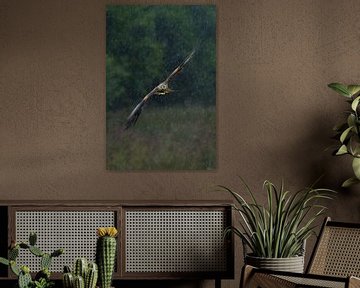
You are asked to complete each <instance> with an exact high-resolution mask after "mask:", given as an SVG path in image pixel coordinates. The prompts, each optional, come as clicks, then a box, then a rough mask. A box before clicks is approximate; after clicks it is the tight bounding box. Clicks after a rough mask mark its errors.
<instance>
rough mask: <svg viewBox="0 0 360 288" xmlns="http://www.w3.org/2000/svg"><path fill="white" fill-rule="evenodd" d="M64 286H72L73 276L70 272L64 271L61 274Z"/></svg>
mask: <svg viewBox="0 0 360 288" xmlns="http://www.w3.org/2000/svg"><path fill="white" fill-rule="evenodd" d="M62 282H63V287H64V288H74V276H73V274H72V273H71V272H66V273H64V274H63V276H62Z"/></svg>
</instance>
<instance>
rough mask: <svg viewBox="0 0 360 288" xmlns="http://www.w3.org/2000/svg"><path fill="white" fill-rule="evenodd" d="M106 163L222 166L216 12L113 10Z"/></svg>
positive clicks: (202, 8)
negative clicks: (218, 146)
mask: <svg viewBox="0 0 360 288" xmlns="http://www.w3.org/2000/svg"><path fill="white" fill-rule="evenodd" d="M106 130H107V140H106V146H107V147H106V154H107V155H106V161H107V163H106V165H107V169H108V170H114V171H143V170H167V171H169V170H174V171H176V170H213V169H215V168H216V7H215V6H214V5H151V6H147V5H113V6H107V10H106Z"/></svg>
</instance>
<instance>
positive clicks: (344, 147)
mask: <svg viewBox="0 0 360 288" xmlns="http://www.w3.org/2000/svg"><path fill="white" fill-rule="evenodd" d="M347 153H349V152H348V149H347V148H346V145H341V147H340V148H339V150H338V151H337V152H336V154H335V155H344V154H347Z"/></svg>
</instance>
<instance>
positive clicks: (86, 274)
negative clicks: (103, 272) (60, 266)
mask: <svg viewBox="0 0 360 288" xmlns="http://www.w3.org/2000/svg"><path fill="white" fill-rule="evenodd" d="M87 263H88V261H87V259H86V258H78V259H76V261H75V263H74V272H73V273H71V269H70V267H69V266H64V273H63V286H64V288H78V287H76V286H75V281H76V282H77V284H76V285H78V286H80V287H82V286H81V285H84V287H83V288H95V287H96V282H97V278H98V268H97V265H96V263H92V262H90V263H89V264H87ZM80 278H81V279H82V281H81V280H79V279H80ZM76 279H77V280H76ZM81 282H83V284H82V283H81Z"/></svg>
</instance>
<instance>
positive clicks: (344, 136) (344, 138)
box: [340, 126, 353, 143]
mask: <svg viewBox="0 0 360 288" xmlns="http://www.w3.org/2000/svg"><path fill="white" fill-rule="evenodd" d="M352 128H353V127H352V126H351V127H349V128H347V129H345V131H344V132H343V133H341V136H340V141H341V143H344V141H345V140H346V137H347V136H348V134H349V132H350V131H351V129H352Z"/></svg>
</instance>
